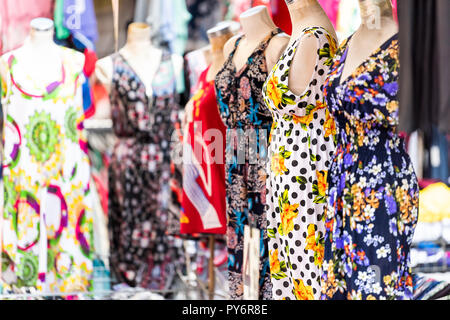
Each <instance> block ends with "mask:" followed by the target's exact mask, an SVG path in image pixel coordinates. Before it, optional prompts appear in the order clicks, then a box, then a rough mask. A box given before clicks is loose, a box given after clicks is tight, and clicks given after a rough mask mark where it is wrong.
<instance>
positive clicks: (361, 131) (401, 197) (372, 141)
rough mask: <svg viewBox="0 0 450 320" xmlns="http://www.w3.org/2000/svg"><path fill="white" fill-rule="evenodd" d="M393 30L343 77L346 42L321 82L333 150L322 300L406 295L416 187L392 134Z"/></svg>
mask: <svg viewBox="0 0 450 320" xmlns="http://www.w3.org/2000/svg"><path fill="white" fill-rule="evenodd" d="M397 37H398V35H394V36H393V37H391V38H390V39H389V40H388V41H386V42H385V43H384V44H383V45H382V46H381V47H380V48H379V49H377V50H376V51H375V52H374V53H373V54H372V55H371V56H370V57H369V58H368V59H367V60H366V61H365V62H364V63H362V64H361V65H360V66H359V68H358V69H357V70H355V72H354V73H353V74H352V75H351V76H349V77H348V78H347V79H342V80H343V81H342V83H341V77H342V76H341V75H342V70H343V68H344V65H345V61H346V58H347V53H348V40H347V41H345V42H344V43H343V45H342V46H341V48H340V50H339V51H338V53H337V54H336V56H335V58H334V65H333V67H332V68H331V70H330V73H329V77H328V79H327V81H326V82H325V87H324V93H325V95H326V97H327V102H328V107H329V110H330V112H331V113H332V114H333V116H334V118H335V120H336V126H337V151H336V153H335V154H334V155H333V157H332V163H331V168H330V172H329V176H328V177H329V178H328V184H329V189H328V205H327V212H326V221H325V226H326V235H325V253H324V264H323V269H324V273H323V275H322V284H321V285H322V296H321V298H322V299H357V300H361V299H369V300H375V299H377V300H378V299H379V300H381V299H383V300H386V299H410V298H411V297H412V291H413V287H412V277H411V269H410V265H409V260H410V245H411V241H412V238H413V235H414V230H415V226H416V223H417V218H418V199H419V188H418V182H417V178H416V175H415V173H414V169H413V166H412V164H411V161H410V158H409V156H408V155H407V153H406V151H405V146H404V141H403V140H402V139H401V138H400V137H399V135H398V133H397V126H398V97H397V94H398V77H399V59H398V52H399V44H398V39H397Z"/></svg>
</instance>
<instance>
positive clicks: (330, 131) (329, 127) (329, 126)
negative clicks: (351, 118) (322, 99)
mask: <svg viewBox="0 0 450 320" xmlns="http://www.w3.org/2000/svg"><path fill="white" fill-rule="evenodd" d="M324 127H325V138H327V137H329V136H334V135H336V123H335V122H334V119H333V117H332V116H331V114H330V112H329V111H328V110H327V111H326V120H325V125H324Z"/></svg>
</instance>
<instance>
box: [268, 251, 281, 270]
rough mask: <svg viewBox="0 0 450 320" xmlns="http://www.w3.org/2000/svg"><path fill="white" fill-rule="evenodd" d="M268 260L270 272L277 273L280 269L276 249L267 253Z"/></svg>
mask: <svg viewBox="0 0 450 320" xmlns="http://www.w3.org/2000/svg"><path fill="white" fill-rule="evenodd" d="M269 260H270V273H272V274H273V273H279V272H280V271H281V266H280V260H279V259H278V249H275V250H274V251H273V253H270V255H269Z"/></svg>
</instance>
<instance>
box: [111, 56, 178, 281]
mask: <svg viewBox="0 0 450 320" xmlns="http://www.w3.org/2000/svg"><path fill="white" fill-rule="evenodd" d="M112 58H113V63H114V74H113V83H112V88H111V96H110V99H111V105H112V119H113V129H114V133H115V134H116V136H117V138H118V141H117V143H116V145H115V147H114V151H113V155H112V159H111V163H110V166H109V232H110V247H111V249H110V252H111V257H110V264H111V269H112V273H113V275H114V277H115V278H116V280H117V281H118V282H119V283H120V282H122V283H126V284H128V285H129V286H132V287H143V288H149V289H155V290H162V289H167V288H169V287H170V285H171V283H172V280H173V279H174V276H175V267H176V264H177V263H178V262H179V261H180V260H179V259H181V257H183V255H182V252H181V249H180V248H179V247H178V245H177V243H176V241H175V240H176V239H174V238H173V237H172V236H168V235H167V232H168V228H169V223H170V219H169V199H170V175H171V168H170V148H171V144H170V139H171V133H172V132H173V131H174V123H175V122H176V121H177V119H178V111H179V105H178V104H177V103H176V100H175V96H174V93H175V77H174V70H173V65H172V61H171V59H170V54H167V53H164V55H163V58H162V61H161V64H160V66H159V69H158V72H157V74H156V76H155V78H154V79H153V82H152V92H153V95H152V96H148V95H147V94H146V88H145V86H144V83H143V82H142V81H141V79H140V78H139V76H138V75H137V73H136V72H135V71H134V70H133V68H132V67H131V66H130V64H129V63H128V62H127V61H126V59H125V58H124V57H123V56H122V55H121V54H116V55H114V56H113V57H112Z"/></svg>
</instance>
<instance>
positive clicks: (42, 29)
mask: <svg viewBox="0 0 450 320" xmlns="http://www.w3.org/2000/svg"><path fill="white" fill-rule="evenodd" d="M30 26H31V31H30V35H29V36H28V37H27V39H26V40H25V43H24V45H23V46H22V47H20V48H18V49H16V50H14V51H11V52H8V53H6V54H4V55H3V56H2V63H1V67H0V70H1V76H2V79H3V81H7V79H8V74H7V68H6V66H7V63H8V59H9V57H10V56H11V55H14V56H15V57H16V58H17V66H16V67H15V68H18V69H20V70H26V76H27V77H29V78H30V79H32V83H33V87H30V88H24V89H25V90H26V91H29V92H30V93H36V92H38V93H39V92H42V91H43V90H44V89H45V87H46V86H47V85H49V84H50V83H52V82H54V81H57V80H61V79H62V77H63V75H62V58H61V47H59V46H58V45H57V44H56V43H55V42H54V41H53V35H54V24H53V21H52V20H50V19H47V18H37V19H34V20H32V21H31V24H30ZM76 57H77V58H76V59H77V60H78V61H77V63H78V64H79V69H80V70H81V69H82V68H83V65H84V55H83V54H81V53H77V54H76ZM23 76H25V73H22V72H17V73H15V74H14V77H15V78H16V79H15V80H16V81H17V82H18V83H22V81H21V79H22V77H23Z"/></svg>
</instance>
